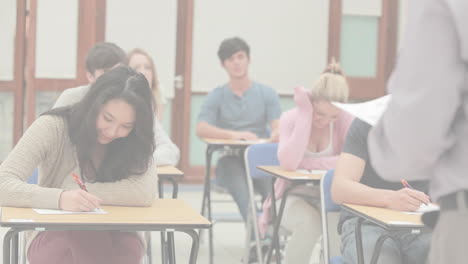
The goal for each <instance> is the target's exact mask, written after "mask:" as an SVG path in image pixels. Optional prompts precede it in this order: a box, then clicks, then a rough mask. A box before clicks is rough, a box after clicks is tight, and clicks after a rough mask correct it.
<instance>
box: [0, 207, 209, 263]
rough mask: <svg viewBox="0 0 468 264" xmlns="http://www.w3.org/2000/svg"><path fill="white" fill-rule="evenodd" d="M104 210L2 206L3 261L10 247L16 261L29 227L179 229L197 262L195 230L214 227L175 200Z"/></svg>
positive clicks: (94, 229)
mask: <svg viewBox="0 0 468 264" xmlns="http://www.w3.org/2000/svg"><path fill="white" fill-rule="evenodd" d="M102 209H104V210H105V211H107V212H108V213H107V214H92V215H91V214H73V215H40V214H37V213H36V212H34V211H33V210H32V209H31V208H14V207H3V208H2V215H1V218H0V219H1V221H0V226H2V227H9V228H10V230H9V231H8V232H7V233H6V234H5V237H4V244H3V263H4V264H9V263H10V261H11V259H10V253H11V251H12V250H11V249H13V254H12V256H13V263H16V261H17V256H18V254H17V253H18V252H17V250H18V245H17V242H18V238H17V235H18V233H19V232H22V231H26V230H38V231H54V230H55V231H58V230H92V231H97V230H99V231H180V232H184V233H186V234H188V235H190V236H191V237H192V248H191V251H190V263H196V260H197V254H198V247H199V244H198V243H199V241H198V234H197V232H196V231H195V229H206V228H210V227H211V223H210V222H209V221H208V220H207V219H205V218H204V217H202V216H201V215H200V214H198V213H197V212H195V210H193V209H192V208H190V207H189V206H188V205H187V203H186V202H184V201H181V200H175V199H159V200H155V202H154V204H153V205H152V206H151V207H120V206H102ZM10 245H12V246H13V247H12V248H11V247H10ZM168 246H171V245H168Z"/></svg>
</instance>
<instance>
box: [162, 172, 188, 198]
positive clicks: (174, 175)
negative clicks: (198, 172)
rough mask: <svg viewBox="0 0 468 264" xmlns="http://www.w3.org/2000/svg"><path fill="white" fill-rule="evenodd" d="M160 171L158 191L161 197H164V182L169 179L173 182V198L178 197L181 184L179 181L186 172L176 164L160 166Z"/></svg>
mask: <svg viewBox="0 0 468 264" xmlns="http://www.w3.org/2000/svg"><path fill="white" fill-rule="evenodd" d="M157 172H158V178H159V181H158V192H159V198H164V190H163V183H164V181H168V182H171V183H172V198H174V199H175V198H177V195H178V193H179V185H178V183H177V181H178V180H179V179H180V178H182V177H183V176H184V173H183V172H182V171H180V170H179V169H177V168H176V167H174V166H159V167H158V168H157Z"/></svg>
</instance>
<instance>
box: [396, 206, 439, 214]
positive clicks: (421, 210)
mask: <svg viewBox="0 0 468 264" xmlns="http://www.w3.org/2000/svg"><path fill="white" fill-rule="evenodd" d="M437 210H440V207H439V206H438V205H437V204H433V203H430V204H428V205H425V204H421V205H420V206H419V209H418V210H417V211H414V212H405V211H402V212H403V213H405V214H416V215H420V214H423V213H426V212H431V211H437Z"/></svg>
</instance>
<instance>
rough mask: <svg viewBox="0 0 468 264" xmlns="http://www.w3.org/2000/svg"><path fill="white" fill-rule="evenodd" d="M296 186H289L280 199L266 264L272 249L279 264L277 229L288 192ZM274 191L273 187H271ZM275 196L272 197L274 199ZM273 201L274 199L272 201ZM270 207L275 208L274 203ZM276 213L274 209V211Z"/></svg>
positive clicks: (268, 261) (279, 253)
mask: <svg viewBox="0 0 468 264" xmlns="http://www.w3.org/2000/svg"><path fill="white" fill-rule="evenodd" d="M295 186H296V185H295V184H291V185H290V186H289V187H288V188H286V190H285V191H284V193H283V197H282V199H281V204H280V208H279V212H278V216H277V217H276V219H275V221H274V223H275V225H274V228H273V241H272V245H271V246H270V249H269V250H268V257H267V261H266V263H268V264H269V263H270V261H271V257H272V253H273V249H274V250H275V251H276V263H277V264H281V252H280V243H279V228H280V226H281V219H282V218H283V213H284V207H285V205H286V200H287V198H288V194H289V191H291V189H293V188H294V187H295ZM273 189H274V187H273ZM272 195H276V194H275V192H272ZM274 197H275V196H273V198H274ZM273 200H274V199H273ZM272 206H275V207H276V203H272ZM274 210H275V211H274V212H276V208H275V209H274Z"/></svg>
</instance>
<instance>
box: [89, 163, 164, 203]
mask: <svg viewBox="0 0 468 264" xmlns="http://www.w3.org/2000/svg"><path fill="white" fill-rule="evenodd" d="M86 187H87V188H88V191H89V192H90V193H92V194H95V195H96V196H98V197H99V198H101V199H102V200H103V202H102V204H103V205H117V206H151V205H152V204H153V202H154V200H155V199H156V194H157V192H158V176H157V172H156V165H155V164H154V162H153V164H152V165H151V166H149V167H148V171H146V173H144V174H142V175H132V176H130V177H128V178H127V179H124V180H120V181H116V182H95V183H86Z"/></svg>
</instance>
